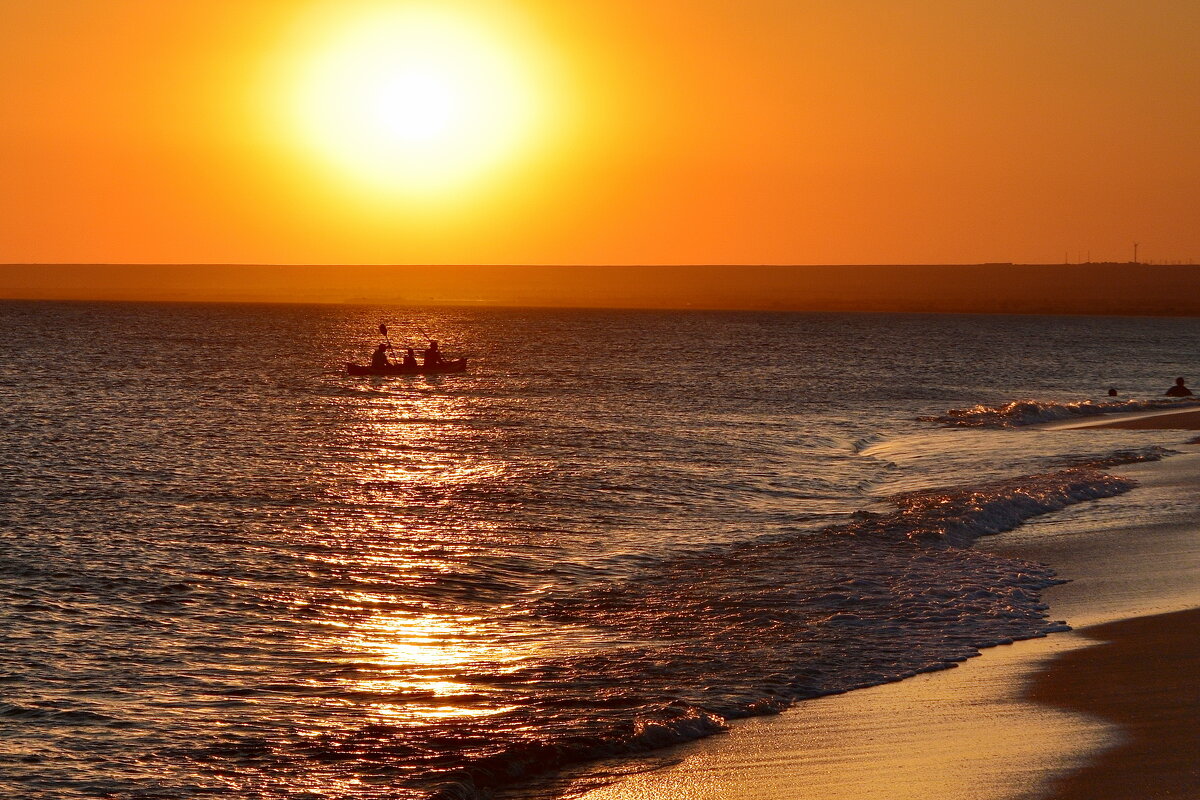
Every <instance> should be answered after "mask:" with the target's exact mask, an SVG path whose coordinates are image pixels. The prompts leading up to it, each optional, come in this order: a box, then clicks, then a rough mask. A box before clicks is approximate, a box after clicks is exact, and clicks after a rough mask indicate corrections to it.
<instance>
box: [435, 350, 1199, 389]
mask: <svg viewBox="0 0 1200 800" xmlns="http://www.w3.org/2000/svg"><path fill="white" fill-rule="evenodd" d="M441 363H442V353H441V351H440V350H438V343H437V342H432V341H431V342H430V343H429V347H427V348H425V366H427V367H436V366H437V365H438V364H441ZM1189 394H1190V392H1189Z"/></svg>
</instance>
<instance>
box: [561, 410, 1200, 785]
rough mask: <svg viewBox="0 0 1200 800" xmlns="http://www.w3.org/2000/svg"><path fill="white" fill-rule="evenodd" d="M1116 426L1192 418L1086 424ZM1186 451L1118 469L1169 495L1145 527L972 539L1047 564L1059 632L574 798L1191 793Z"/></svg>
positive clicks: (788, 716) (1196, 606)
mask: <svg viewBox="0 0 1200 800" xmlns="http://www.w3.org/2000/svg"><path fill="white" fill-rule="evenodd" d="M1130 424H1136V425H1137V426H1138V427H1139V428H1143V429H1150V428H1154V429H1163V430H1196V429H1200V410H1188V411H1183V412H1175V411H1171V412H1162V413H1158V414H1155V415H1152V416H1150V417H1143V418H1140V419H1137V420H1119V421H1115V422H1105V423H1102V424H1101V425H1088V426H1087V427H1126V426H1129V425H1130ZM1185 449H1187V450H1189V451H1191V452H1189V453H1187V454H1185V455H1180V456H1175V457H1173V458H1170V459H1168V460H1166V461H1163V462H1158V463H1148V464H1137V465H1130V466H1127V467H1122V468H1121V470H1120V472H1121V474H1123V475H1126V474H1128V475H1131V477H1134V478H1135V479H1137V480H1138V481H1139V483H1140V484H1141V486H1140V488H1139V489H1138V490H1137V492H1138V493H1139V496H1140V498H1142V500H1143V501H1145V500H1146V499H1147V498H1148V499H1149V500H1150V502H1157V501H1158V500H1159V498H1160V497H1161V499H1162V502H1163V503H1164V505H1165V504H1168V503H1171V502H1175V506H1174V507H1175V508H1176V510H1175V511H1173V512H1171V514H1169V515H1168V516H1167V517H1166V518H1165V519H1164V520H1162V521H1160V522H1156V523H1155V524H1153V525H1146V526H1140V527H1129V526H1127V525H1126V526H1124V527H1112V528H1110V529H1105V528H1104V527H1103V526H1102V525H1101V526H1091V525H1089V526H1088V527H1087V529H1086V530H1083V531H1079V532H1077V533H1071V532H1066V531H1060V530H1047V527H1049V528H1054V527H1055V526H1058V527H1062V525H1061V523H1060V522H1058V521H1056V519H1055V518H1056V516H1058V515H1049V516H1048V517H1043V518H1039V519H1037V520H1034V521H1032V522H1031V523H1029V524H1027V525H1025V526H1022V527H1021V528H1018V529H1016V530H1015V531H1011V532H1009V533H1006V534H1003V535H1002V536H998V537H995V538H993V539H989V540H987V541H984V542H980V543H979V545H977V546H980V547H984V548H986V549H988V550H993V551H997V552H1001V553H1007V554H1010V555H1013V556H1017V557H1022V558H1028V559H1031V560H1035V561H1043V562H1047V563H1050V564H1052V565H1054V566H1055V568H1056V569H1057V570H1058V571H1059V573H1060V574H1061V575H1063V576H1064V577H1069V578H1070V579H1071V582H1069V583H1066V584H1063V585H1061V586H1057V587H1053V588H1051V589H1050V590H1048V591H1047V593H1046V600H1047V602H1048V603H1049V604H1050V608H1051V616H1052V618H1053V619H1062V618H1066V619H1068V620H1069V621H1070V622H1071V623H1072V624H1073V625H1074V626H1076V628H1077V630H1076V631H1075V632H1073V633H1069V634H1056V635H1053V636H1050V637H1048V638H1046V639H1037V640H1032V641H1028V642H1017V643H1016V644H1014V645H1011V646H1004V647H998V648H992V649H990V650H986V651H984V652H983V654H982V656H980V657H979V658H976V659H972V660H970V661H968V662H966V663H964V664H962V665H961V666H960V667H958V668H957V669H953V670H950V671H949V672H944V673H934V674H929V675H922V676H918V677H916V678H912V679H909V680H906V681H902V682H900V683H896V684H889V685H885V686H878V687H874V688H871V689H865V690H860V691H856V692H850V693H848V694H846V695H842V696H837V697H827V698H820V699H818V700H813V701H807V702H804V703H800V704H798V705H797V706H795V707H794V708H792V709H790V710H789V711H787V712H785V713H784V714H782V715H780V716H779V717H774V718H760V719H754V720H748V721H745V722H739V723H735V724H734V725H733V726H732V730H731V732H730V733H729V734H728V735H726V736H720V737H714V738H711V739H707V740H704V741H701V742H699V743H696V744H693V745H689V746H685V747H682V748H679V749H678V750H676V751H675V753H674V754H673V755H674V756H675V757H676V758H677V759H678V762H677V763H675V764H674V765H672V766H669V767H666V768H663V769H655V770H651V771H647V772H644V773H641V774H636V775H631V776H630V775H627V776H625V777H623V778H621V779H619V780H616V781H615V782H613V783H612V784H610V785H607V786H601V787H599V788H592V789H591V790H585V791H583V792H582V793H581V794H580V795H578V796H579V797H581V798H585V799H586V800H658V799H659V798H672V799H673V800H676V799H677V800H740V799H741V798H755V800H794V798H797V797H803V798H806V800H850V798H864V800H872V799H877V800H907V799H908V798H912V800H916V798H928V797H938V798H939V799H940V800H985V799H986V800H1009V799H1010V798H1011V799H1012V800H1016V799H1017V798H1046V799H1047V800H1051V799H1053V800H1058V799H1059V798H1061V799H1062V800H1068V799H1074V798H1084V797H1087V798H1091V799H1092V800H1097V799H1099V800H1104V799H1111V800H1121V799H1122V798H1134V797H1136V798H1139V799H1142V798H1144V799H1147V800H1149V799H1151V798H1169V797H1180V798H1196V797H1200V784H1198V783H1197V780H1198V777H1197V776H1198V774H1200V767H1198V765H1200V747H1198V742H1197V734H1196V730H1197V728H1198V726H1197V723H1198V722H1200V708H1198V707H1197V698H1200V681H1198V680H1197V676H1200V578H1198V577H1197V576H1200V521H1197V519H1196V517H1195V510H1194V504H1191V503H1186V502H1185V503H1179V502H1178V498H1179V497H1180V490H1181V488H1182V489H1184V490H1185V492H1194V491H1198V490H1200V452H1196V451H1195V449H1194V448H1186V447H1185ZM1184 496H1185V497H1186V494H1184ZM1172 498H1174V501H1172ZM1102 502H1108V503H1118V502H1123V501H1122V499H1121V498H1120V497H1118V498H1110V499H1109V500H1105V501H1102ZM1070 513H1072V511H1071V510H1070V509H1068V510H1067V511H1065V512H1062V514H1064V515H1068V514H1070ZM1043 526H1046V527H1043ZM1047 534H1050V535H1047ZM1082 626H1091V627H1082Z"/></svg>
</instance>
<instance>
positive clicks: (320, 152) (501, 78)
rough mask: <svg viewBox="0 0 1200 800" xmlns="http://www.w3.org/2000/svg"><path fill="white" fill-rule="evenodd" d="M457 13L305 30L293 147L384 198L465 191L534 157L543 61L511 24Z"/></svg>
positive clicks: (421, 9)
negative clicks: (530, 155)
mask: <svg viewBox="0 0 1200 800" xmlns="http://www.w3.org/2000/svg"><path fill="white" fill-rule="evenodd" d="M481 8H484V6H483V5H482V4H479V5H472V6H470V7H467V6H461V5H456V4H454V3H452V2H438V3H435V4H424V3H400V4H397V3H387V4H378V3H373V4H366V5H364V4H361V3H360V4H343V5H342V6H340V7H339V8H336V10H335V11H334V12H331V13H330V14H328V15H325V16H323V17H322V18H320V19H315V20H309V21H308V24H307V27H306V30H305V34H304V36H303V37H302V39H303V44H302V46H301V47H298V48H296V55H295V56H294V57H293V59H292V65H291V66H290V68H289V69H288V70H287V71H286V76H285V80H286V86H285V90H284V91H283V93H282V94H283V97H284V102H283V109H282V111H283V117H284V123H285V130H286V131H287V136H288V137H289V138H290V139H291V140H292V143H293V145H294V146H295V147H297V148H298V149H299V150H300V151H301V152H302V153H303V154H304V155H305V156H306V157H307V158H311V159H314V160H316V161H317V162H319V163H321V164H323V165H325V166H326V167H328V168H330V169H331V170H332V171H333V172H334V173H335V174H337V175H338V176H340V177H341V178H343V179H346V180H349V181H353V182H354V183H355V184H357V185H359V186H363V187H369V188H371V189H373V190H375V191H378V192H385V193H390V194H396V195H415V196H422V197H427V196H431V195H436V194H439V193H454V192H461V191H463V190H466V189H468V188H469V187H470V186H471V185H472V184H473V183H475V182H477V181H478V180H480V179H481V178H483V177H485V176H486V175H488V174H489V173H492V172H495V171H497V170H499V169H501V168H503V167H505V166H507V165H510V164H511V163H512V162H513V161H515V160H518V159H519V158H520V157H521V155H522V153H523V152H528V151H530V150H532V149H533V145H534V142H535V140H536V138H537V134H538V132H539V126H540V125H542V124H543V116H544V105H545V97H544V93H543V92H540V91H539V90H540V87H539V83H540V81H539V76H538V74H537V69H536V65H535V61H536V59H535V58H534V57H533V56H532V54H531V49H530V47H529V46H528V44H527V43H523V42H522V41H521V40H520V36H519V35H518V33H517V32H516V31H515V30H514V29H513V27H514V26H512V25H511V24H510V23H509V22H508V21H507V20H505V19H503V18H501V17H500V16H498V15H496V14H494V13H493V14H486V13H481V11H480V9H481Z"/></svg>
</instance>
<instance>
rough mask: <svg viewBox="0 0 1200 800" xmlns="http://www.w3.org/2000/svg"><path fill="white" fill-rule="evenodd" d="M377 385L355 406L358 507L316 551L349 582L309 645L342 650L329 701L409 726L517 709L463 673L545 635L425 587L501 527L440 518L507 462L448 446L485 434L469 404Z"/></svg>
mask: <svg viewBox="0 0 1200 800" xmlns="http://www.w3.org/2000/svg"><path fill="white" fill-rule="evenodd" d="M374 388H375V389H377V390H380V391H378V393H377V394H375V395H373V396H370V397H369V398H368V399H367V400H366V401H365V402H361V401H360V402H358V403H357V405H356V407H355V408H354V409H353V414H352V422H351V424H350V425H349V426H348V429H347V431H346V432H345V433H346V434H347V437H348V439H347V444H348V445H349V446H353V447H354V448H355V449H356V450H357V451H358V452H359V453H360V457H359V458H355V459H353V460H350V461H348V462H346V463H348V464H349V467H348V468H349V469H350V470H351V474H349V475H345V476H343V477H344V478H345V479H346V480H345V483H346V485H348V486H349V487H351V488H350V491H351V492H352V493H353V495H354V496H353V498H352V499H353V502H354V505H355V508H356V513H355V514H354V515H353V517H351V518H347V519H343V520H340V523H341V525H340V528H339V530H338V531H337V532H336V534H335V535H336V537H337V538H338V539H339V540H340V541H339V542H338V546H337V547H335V548H332V549H330V550H328V551H325V552H321V553H319V554H313V555H311V556H310V558H312V559H314V560H316V561H319V562H320V564H319V566H320V568H321V569H323V570H328V569H331V568H332V570H333V571H334V572H335V573H338V574H342V575H345V576H347V577H348V578H349V584H350V585H349V586H346V585H343V586H342V587H341V588H340V590H339V591H338V592H337V593H336V595H335V596H333V597H330V598H328V599H325V600H323V601H322V611H323V613H324V618H323V619H322V620H321V622H320V625H319V630H320V634H319V635H318V636H316V637H315V638H314V639H313V640H312V641H310V642H308V643H307V644H308V646H309V648H310V649H311V650H312V651H314V653H315V654H317V657H319V658H329V657H330V654H336V655H333V656H332V657H333V658H334V659H336V660H337V661H338V662H341V663H342V664H343V665H344V666H345V668H346V669H345V670H344V672H345V674H344V676H343V677H341V678H340V681H339V687H338V689H339V691H338V692H337V693H336V694H335V695H333V696H329V697H325V698H324V699H323V700H322V702H323V703H324V704H334V705H344V706H345V707H347V708H351V709H353V710H354V711H355V712H356V714H357V715H358V716H364V715H365V717H366V718H367V719H372V720H374V721H375V722H377V723H379V724H399V725H406V726H407V725H418V726H421V725H429V724H434V723H437V722H439V721H442V720H448V719H450V718H468V717H481V718H482V717H488V716H493V715H496V714H501V713H503V712H505V711H508V710H511V708H512V706H510V705H508V704H506V703H504V702H503V701H502V699H501V698H499V697H497V696H495V692H494V691H492V690H490V689H488V688H487V687H480V686H475V685H472V684H471V683H470V682H469V680H467V679H466V676H469V675H471V674H474V673H476V672H478V671H479V670H480V669H482V668H486V670H488V671H493V672H494V671H495V670H504V669H505V668H506V667H507V666H509V665H512V664H515V663H516V662H519V661H521V660H523V659H526V658H528V657H530V656H531V655H534V654H535V653H536V652H537V651H538V650H540V649H541V646H540V645H539V641H540V637H539V636H537V635H536V634H532V632H530V631H525V632H522V631H521V630H520V627H521V626H520V625H519V624H518V625H517V626H516V628H517V629H516V630H514V626H513V625H511V624H510V623H511V621H497V620H495V619H491V620H489V619H488V618H487V617H485V616H483V615H481V614H478V613H472V612H471V605H470V600H471V598H470V597H465V598H462V599H461V600H460V601H459V602H450V603H447V602H445V601H444V600H442V599H434V598H429V599H423V598H422V597H421V591H420V590H422V589H426V588H431V587H436V586H443V585H446V584H453V583H454V582H455V581H456V578H457V576H458V573H459V572H460V571H461V569H462V563H463V560H464V557H467V556H469V555H470V554H472V553H476V552H478V550H479V546H478V545H477V544H473V543H475V542H478V541H480V537H481V536H482V537H484V538H485V539H487V540H492V539H494V538H495V533H496V531H495V525H494V524H491V523H488V522H487V521H486V520H483V519H478V518H472V516H471V515H470V514H468V515H467V517H466V518H465V519H463V520H460V521H459V522H458V523H457V524H456V525H455V526H450V527H447V526H445V525H443V524H439V523H438V521H437V520H436V519H434V517H436V516H437V515H438V514H439V513H440V512H443V511H448V510H449V509H450V508H451V507H453V509H454V511H455V513H456V514H457V513H461V512H462V505H463V503H461V502H459V501H457V500H456V495H458V494H461V493H462V492H463V491H464V490H468V489H474V488H477V487H479V486H488V485H493V484H498V483H500V482H502V481H503V480H504V478H505V474H506V471H507V469H506V465H505V464H504V463H503V462H502V461H500V460H498V459H496V458H494V457H490V456H481V455H479V453H478V449H477V448H476V449H474V453H473V454H471V455H469V456H468V457H462V456H461V454H459V453H454V451H453V449H452V448H446V447H445V446H444V445H445V443H446V441H447V440H454V439H461V438H469V437H472V436H478V435H479V433H478V432H477V431H475V430H474V429H473V428H472V426H471V425H470V420H469V416H468V406H467V404H466V402H465V401H464V400H462V399H461V398H455V397H452V396H447V395H445V394H443V393H441V392H440V391H438V387H437V384H436V383H434V384H433V385H432V386H430V385H426V384H417V385H415V386H408V387H402V388H401V389H400V390H397V388H396V387H395V386H391V385H386V384H380V385H377V386H375V387H374ZM404 388H410V389H415V391H407V392H406V391H403V389H404ZM385 389H386V390H385ZM433 442H438V443H439V446H437V447H435V446H433V445H432V443H433ZM451 453H453V455H451ZM397 503H400V504H405V505H406V506H409V507H407V508H405V509H404V511H406V512H407V513H403V514H400V513H397V509H396V504H397ZM416 509H420V511H419V512H418V513H416V514H414V513H413V512H414V510H416ZM422 515H424V516H425V517H426V519H425V521H422V520H421V516H422ZM381 585H382V586H381ZM359 587H361V588H359ZM414 589H415V590H417V591H415V592H414V591H413V590H414ZM330 732H331V731H325V733H330ZM314 733H316V732H314Z"/></svg>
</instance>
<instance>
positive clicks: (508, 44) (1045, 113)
mask: <svg viewBox="0 0 1200 800" xmlns="http://www.w3.org/2000/svg"><path fill="white" fill-rule="evenodd" d="M1197 42H1200V2H1196V0H1139V2H1130V1H1129V0H989V1H985V0H912V1H910V2H900V1H899V0H895V1H892V0H823V1H821V2H817V1H815V0H747V2H729V1H728V0H686V2H684V1H683V0H680V1H679V2H675V1H674V0H571V1H570V2H563V0H524V1H521V0H515V1H514V2H486V1H483V2H459V1H458V0H436V2H432V1H431V2H423V1H419V0H414V1H413V2H409V1H408V0H393V1H392V2H381V1H379V0H336V1H335V2H328V1H326V0H286V2H285V1H281V0H167V1H164V2H146V1H144V0H136V1H135V0H5V2H4V3H3V5H2V6H0V69H2V71H3V80H2V81H0V115H2V116H3V119H2V122H0V159H2V163H0V176H2V177H0V188H2V194H0V262H6V263H31V262H33V263H39V262H71V263H129V262H141V263H277V264H278V263H307V264H314V263H332V264H345V263H386V264H403V263H408V264H423V263H455V264H696V263H703V264H736V263H753V264H872V263H873V264H884V263H926V264H928V263H971V262H982V261H1016V262H1032V263H1057V262H1061V261H1063V260H1064V256H1066V257H1068V258H1069V259H1070V260H1072V261H1075V260H1082V259H1084V258H1086V257H1087V256H1089V255H1090V257H1091V258H1092V259H1093V260H1097V261H1099V260H1110V261H1127V260H1130V259H1131V257H1132V243H1133V241H1135V240H1138V241H1140V242H1141V251H1140V256H1141V258H1142V259H1149V260H1155V259H1157V260H1194V259H1195V258H1197V257H1200V224H1198V223H1197V208H1198V206H1197V200H1196V198H1197V193H1198V192H1200V146H1198V144H1197V135H1198V134H1200V47H1198V46H1197Z"/></svg>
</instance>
